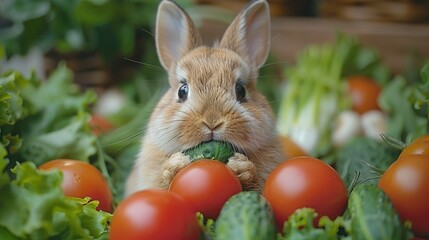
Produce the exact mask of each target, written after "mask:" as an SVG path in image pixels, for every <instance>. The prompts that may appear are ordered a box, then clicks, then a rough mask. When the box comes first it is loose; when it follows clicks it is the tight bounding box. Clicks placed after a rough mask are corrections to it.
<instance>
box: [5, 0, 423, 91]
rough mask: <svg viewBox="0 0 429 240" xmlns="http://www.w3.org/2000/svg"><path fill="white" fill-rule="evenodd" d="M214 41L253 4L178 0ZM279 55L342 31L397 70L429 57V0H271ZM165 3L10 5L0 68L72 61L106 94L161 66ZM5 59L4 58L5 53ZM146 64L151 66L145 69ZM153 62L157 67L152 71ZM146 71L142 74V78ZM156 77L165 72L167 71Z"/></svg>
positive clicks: (106, 0) (287, 59) (292, 55)
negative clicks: (158, 45) (160, 20)
mask: <svg viewBox="0 0 429 240" xmlns="http://www.w3.org/2000/svg"><path fill="white" fill-rule="evenodd" d="M177 2H178V3H179V4H180V5H181V6H182V7H183V8H185V9H186V10H187V11H188V12H189V14H190V15H191V17H192V18H193V19H194V20H195V21H196V23H197V25H198V26H199V27H200V28H201V31H202V32H203V37H204V39H205V40H206V42H207V43H208V44H211V43H212V42H213V41H214V40H216V39H219V38H220V37H221V36H222V34H223V31H224V30H225V28H226V26H227V24H228V23H229V22H230V21H231V20H232V18H233V17H234V16H235V14H236V13H237V12H238V11H239V10H240V9H241V8H242V7H244V6H245V5H246V4H247V2H248V1H246V0H234V1H227V0H216V1H215V0H213V1H211V0H178V1H177ZM269 2H270V6H271V13H272V32H273V33H272V53H273V55H274V57H276V62H279V63H277V64H276V66H277V67H284V66H285V65H287V64H293V63H294V62H295V60H296V56H297V54H298V53H299V52H300V51H302V49H304V48H306V47H308V46H309V45H314V44H320V43H326V42H333V41H334V40H335V38H336V34H337V33H338V32H344V33H347V34H350V35H352V36H356V37H357V38H358V39H359V41H361V42H362V43H364V44H365V45H367V46H369V47H373V48H375V49H377V51H378V52H379V53H380V54H381V56H382V58H383V61H384V62H385V63H386V64H387V65H388V66H389V67H391V68H392V70H393V71H394V72H398V73H399V72H403V71H407V70H409V68H412V67H415V65H418V64H419V62H420V61H422V59H425V58H428V56H429V48H428V47H427V46H428V42H429V1H428V0H303V1H291V0H271V1H269ZM158 3H159V1H158V0H70V1H57V0H2V1H0V41H1V48H2V50H1V52H3V53H2V54H1V55H2V60H1V61H2V62H1V68H0V71H6V70H7V69H8V68H18V69H22V70H23V71H24V72H28V71H29V69H32V68H34V69H36V71H37V72H38V74H40V75H41V76H46V75H47V74H49V72H51V71H52V70H53V69H54V68H56V66H57V64H58V62H60V61H66V62H67V66H68V67H69V68H71V69H72V70H73V71H74V72H75V81H76V83H78V84H79V85H81V86H82V87H83V88H88V87H91V88H96V89H97V91H102V90H105V89H106V88H108V87H109V86H111V85H115V84H117V83H120V82H123V81H129V80H130V79H132V78H133V76H135V74H143V75H146V76H147V77H148V78H152V77H153V74H154V73H153V72H154V68H155V69H157V68H159V63H158V61H157V56H156V54H155V51H154V45H153V44H154V43H153V27H154V21H155V14H156V9H157V5H158ZM1 55H0V56H1ZM138 62H143V63H144V64H139V63H138ZM151 65H154V66H157V67H151ZM138 72H140V73H138ZM155 72H158V73H160V71H159V70H155Z"/></svg>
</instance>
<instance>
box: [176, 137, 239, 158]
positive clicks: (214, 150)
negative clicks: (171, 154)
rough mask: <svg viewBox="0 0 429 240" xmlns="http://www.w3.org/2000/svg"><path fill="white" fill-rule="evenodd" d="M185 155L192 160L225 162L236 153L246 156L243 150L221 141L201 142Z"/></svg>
mask: <svg viewBox="0 0 429 240" xmlns="http://www.w3.org/2000/svg"><path fill="white" fill-rule="evenodd" d="M184 153H185V154H186V155H189V156H190V157H191V158H192V159H195V158H200V159H201V158H207V159H217V160H221V161H225V162H226V161H227V159H228V158H230V157H231V156H233V155H234V154H235V153H241V154H243V155H246V154H245V153H244V151H243V150H242V149H241V148H239V147H237V146H236V145H234V144H232V143H231V142H227V141H219V140H210V141H204V142H201V143H199V144H198V145H196V146H194V147H192V148H190V149H187V150H185V151H184Z"/></svg>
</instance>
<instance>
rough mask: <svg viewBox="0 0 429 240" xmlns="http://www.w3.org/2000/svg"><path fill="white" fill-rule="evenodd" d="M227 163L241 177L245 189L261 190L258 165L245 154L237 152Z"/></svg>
mask: <svg viewBox="0 0 429 240" xmlns="http://www.w3.org/2000/svg"><path fill="white" fill-rule="evenodd" d="M227 165H228V166H229V167H230V168H231V169H232V171H233V172H234V173H235V174H236V175H237V177H238V179H240V182H241V185H242V186H243V189H245V190H259V186H258V183H257V181H256V167H255V165H254V164H253V162H251V161H249V159H248V158H247V157H246V156H245V155H243V154H241V153H235V154H234V156H232V157H230V158H229V159H228V163H227Z"/></svg>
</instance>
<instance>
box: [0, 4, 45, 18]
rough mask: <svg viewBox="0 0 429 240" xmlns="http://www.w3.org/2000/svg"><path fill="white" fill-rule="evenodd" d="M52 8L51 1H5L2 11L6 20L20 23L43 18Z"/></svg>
mask: <svg viewBox="0 0 429 240" xmlns="http://www.w3.org/2000/svg"><path fill="white" fill-rule="evenodd" d="M50 8H51V3H50V1H49V0H39V1H27V0H3V1H2V3H1V8H0V9H1V10H0V11H1V13H2V15H3V16H4V17H5V18H8V19H11V20H14V21H18V22H19V21H26V20H29V19H33V18H37V17H40V16H43V15H45V14H46V13H47V12H48V11H49V10H50Z"/></svg>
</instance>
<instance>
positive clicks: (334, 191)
mask: <svg viewBox="0 0 429 240" xmlns="http://www.w3.org/2000/svg"><path fill="white" fill-rule="evenodd" d="M263 195H264V197H265V198H266V199H267V200H268V202H269V203H270V205H271V207H272V208H273V211H274V215H275V218H276V223H277V226H278V229H283V223H284V222H285V221H286V220H287V219H288V217H289V216H290V215H291V214H292V213H294V212H295V211H296V210H297V209H299V208H303V207H308V208H313V209H314V210H315V211H316V212H317V213H318V216H319V217H321V216H324V215H326V216H328V217H329V218H330V219H334V218H336V217H337V216H340V215H341V214H342V213H343V212H344V210H345V208H346V205H347V198H348V196H347V189H346V187H345V185H344V183H343V181H342V180H341V178H340V176H339V175H338V174H337V172H336V171H335V170H334V169H333V168H332V167H331V166H330V165H328V164H327V163H325V162H323V161H322V160H319V159H316V158H312V157H305V156H303V157H295V158H291V159H288V160H286V161H284V162H283V163H281V164H280V165H279V166H278V167H277V168H275V169H274V170H273V171H272V172H271V173H270V175H269V176H268V178H267V180H266V182H265V186H264V190H263ZM317 221H318V219H316V222H317Z"/></svg>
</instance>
